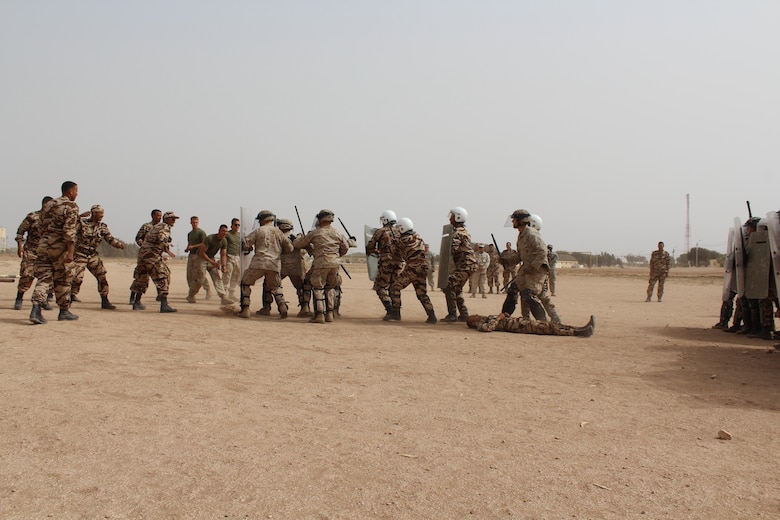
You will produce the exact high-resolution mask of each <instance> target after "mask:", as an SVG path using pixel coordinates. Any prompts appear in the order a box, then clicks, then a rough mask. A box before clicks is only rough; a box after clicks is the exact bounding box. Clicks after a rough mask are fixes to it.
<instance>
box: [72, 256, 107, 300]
mask: <svg viewBox="0 0 780 520" xmlns="http://www.w3.org/2000/svg"><path fill="white" fill-rule="evenodd" d="M73 263H74V264H76V267H75V272H74V273H73V283H72V284H71V286H70V293H71V294H74V295H75V294H78V293H79V291H81V284H82V282H83V281H84V273H85V272H86V270H87V269H89V272H90V273H92V275H93V276H94V277H95V278H96V279H97V288H98V294H100V296H108V279H107V278H106V273H107V271H106V268H105V266H104V265H103V260H101V259H100V256H99V255H98V254H97V253H95V254H93V255H90V256H85V255H78V254H77V255H76V257H75V258H74V259H73Z"/></svg>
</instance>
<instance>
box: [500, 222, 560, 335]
mask: <svg viewBox="0 0 780 520" xmlns="http://www.w3.org/2000/svg"><path fill="white" fill-rule="evenodd" d="M510 222H511V225H512V227H513V228H515V229H517V252H518V254H519V256H520V258H521V259H522V264H520V267H519V268H518V270H517V275H516V276H515V281H514V282H513V284H514V287H513V288H512V292H513V293H515V294H513V295H510V290H509V289H507V299H506V300H505V301H504V312H510V313H511V312H512V311H513V310H514V306H513V305H511V304H512V302H511V299H510V296H512V297H513V298H514V301H515V302H516V301H517V297H518V296H519V297H520V299H521V304H522V305H523V306H524V307H526V308H527V309H528V311H529V312H530V314H532V315H533V317H534V318H535V319H536V320H537V321H547V316H546V314H545V310H544V306H543V305H542V302H541V299H540V298H541V296H542V293H543V291H544V287H545V282H546V281H547V276H548V273H549V270H550V266H549V264H548V260H547V244H545V243H544V240H543V239H542V236H541V235H540V234H539V231H537V230H536V229H535V227H534V225H533V222H534V220H533V218H532V214H531V213H530V212H529V211H528V210H525V209H517V210H515V211H513V212H512V214H511V215H510V216H509V218H508V219H507V223H510ZM510 305H511V310H509V309H508V307H510Z"/></svg>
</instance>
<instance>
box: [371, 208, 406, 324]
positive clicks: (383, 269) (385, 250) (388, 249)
mask: <svg viewBox="0 0 780 520" xmlns="http://www.w3.org/2000/svg"><path fill="white" fill-rule="evenodd" d="M397 220H398V219H397V218H396V215H395V212H394V211H393V210H390V209H387V210H385V211H383V212H382V214H381V215H379V223H380V224H381V227H379V228H378V229H377V230H376V231H374V234H373V236H372V237H371V239H370V240H369V241H368V242H367V243H366V254H367V255H374V256H378V257H379V262H378V265H377V273H376V277H375V278H374V287H373V289H374V291H375V292H376V295H377V297H379V301H380V302H382V305H383V306H384V308H385V318H389V317H390V316H391V314H392V308H393V305H392V301H391V298H390V286H391V285H392V283H393V280H394V279H395V277H396V276H397V275H398V273H399V272H400V270H401V267H402V265H401V260H400V259H399V258H398V257H397V256H396V255H395V253H394V250H393V241H394V240H396V239H397V238H398V236H399V233H398V230H397V229H395V227H396V221H397Z"/></svg>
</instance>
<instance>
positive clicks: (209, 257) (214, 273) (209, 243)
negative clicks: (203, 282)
mask: <svg viewBox="0 0 780 520" xmlns="http://www.w3.org/2000/svg"><path fill="white" fill-rule="evenodd" d="M227 234H228V227H227V225H226V224H222V225H221V226H219V232H217V233H214V234H212V235H209V236H207V237H206V240H205V241H204V242H203V246H202V247H200V248H199V251H200V253H199V254H200V257H201V259H202V260H203V261H204V262H205V265H206V271H207V272H208V273H209V276H211V281H212V282H213V283H214V290H215V291H217V294H218V295H219V299H220V301H221V303H222V305H230V304H231V303H233V300H231V299H230V298H228V297H227V291H226V290H225V287H224V286H223V283H222V278H223V276H224V273H225V272H226V271H227V247H228V241H227V238H226V237H227ZM217 253H219V262H218V261H217V259H216V256H217Z"/></svg>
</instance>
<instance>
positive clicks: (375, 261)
mask: <svg viewBox="0 0 780 520" xmlns="http://www.w3.org/2000/svg"><path fill="white" fill-rule="evenodd" d="M376 229H377V228H375V227H371V226H367V225H366V226H363V236H364V238H365V244H366V245H367V244H368V243H369V242H370V241H371V239H372V238H373V237H374V233H376ZM366 269H367V271H368V279H369V280H371V281H372V282H373V281H374V280H375V279H376V273H377V271H378V270H379V255H376V254H368V253H366Z"/></svg>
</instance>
